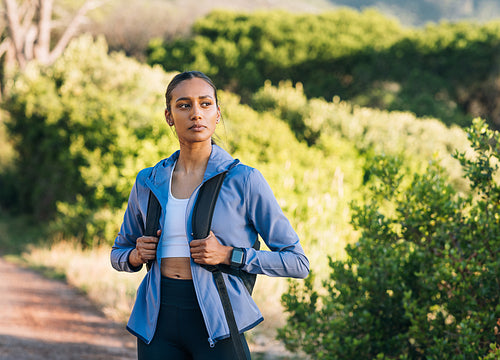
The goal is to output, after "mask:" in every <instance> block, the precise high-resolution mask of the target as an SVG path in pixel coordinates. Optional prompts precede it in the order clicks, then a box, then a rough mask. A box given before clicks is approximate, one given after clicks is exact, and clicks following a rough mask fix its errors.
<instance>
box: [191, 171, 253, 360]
mask: <svg viewBox="0 0 500 360" xmlns="http://www.w3.org/2000/svg"><path fill="white" fill-rule="evenodd" d="M226 174H227V171H224V172H222V173H220V174H218V175H216V176H214V177H212V178H210V179H209V180H207V181H206V182H205V183H203V185H202V186H201V188H200V190H199V192H198V197H197V199H196V203H195V204H194V208H193V217H192V225H191V226H192V231H193V237H194V238H195V239H204V238H206V237H207V236H208V235H209V234H210V227H211V225H212V217H213V214H214V209H215V204H216V203H217V198H218V197H219V192H220V188H221V186H222V183H223V181H224V178H225V177H226ZM203 267H204V268H205V269H207V270H209V271H211V272H212V274H213V276H214V280H215V285H216V286H217V292H218V293H219V297H220V300H221V303H222V308H223V309H224V315H225V316H226V321H227V325H228V327H229V334H230V336H231V340H232V342H233V346H234V349H235V351H236V355H237V356H238V359H239V360H247V354H246V352H245V348H244V346H243V341H242V339H241V336H240V333H239V331H238V325H237V324H236V319H235V317H234V312H233V307H232V306H231V300H230V299H229V295H228V293H227V288H226V284H225V282H224V276H223V275H222V272H221V270H220V268H219V267H218V266H215V265H203Z"/></svg>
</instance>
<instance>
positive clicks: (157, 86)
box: [3, 36, 174, 243]
mask: <svg viewBox="0 0 500 360" xmlns="http://www.w3.org/2000/svg"><path fill="white" fill-rule="evenodd" d="M168 79H169V75H167V74H165V73H164V72H163V71H162V70H161V69H159V68H155V69H152V68H150V67H149V66H145V65H141V64H139V63H138V62H136V61H133V60H131V59H128V58H126V57H125V56H124V55H123V54H118V53H115V54H111V55H108V49H107V46H106V43H105V42H104V40H102V39H98V40H96V41H94V40H93V39H92V38H91V37H89V36H83V37H81V38H79V39H77V40H75V41H73V42H72V43H71V44H70V46H69V47H68V49H67V50H66V52H65V54H64V55H63V56H62V57H61V58H60V59H59V60H58V61H57V62H56V63H55V65H54V66H53V67H50V68H41V67H38V66H37V65H36V64H31V65H30V68H28V69H27V71H26V72H25V73H23V74H19V75H18V76H17V78H16V79H15V81H14V82H13V84H12V86H11V95H10V98H9V99H8V100H7V101H6V102H5V103H4V104H3V105H4V107H5V108H6V109H7V110H8V111H9V112H10V121H9V122H8V124H7V126H8V129H9V132H10V136H11V138H12V139H13V141H14V147H15V150H16V154H17V158H18V159H17V161H16V177H15V183H14V184H13V185H14V187H15V189H16V197H17V201H16V203H17V204H19V206H20V207H21V211H23V212H25V213H31V214H33V215H35V217H36V218H38V219H42V220H53V219H55V218H57V219H56V221H54V222H53V225H54V226H55V229H57V231H61V232H63V233H65V234H66V235H72V236H77V237H78V238H80V239H82V241H84V242H87V243H91V242H93V241H94V240H95V239H98V238H108V239H109V238H110V237H111V238H114V235H113V234H114V233H116V228H117V227H118V225H119V222H120V219H119V218H120V217H121V216H122V214H123V211H121V210H122V206H123V203H124V202H125V201H126V200H127V198H128V194H129V192H130V186H131V183H132V182H133V180H134V178H135V175H136V173H137V171H138V169H141V168H143V167H146V166H151V165H153V164H154V163H155V162H156V161H158V160H159V159H160V158H161V157H162V155H163V156H164V153H163V152H165V153H168V152H169V149H170V148H172V143H173V142H172V140H173V139H174V138H173V136H172V134H171V133H170V132H169V131H168V129H166V126H161V125H162V122H161V120H162V116H163V104H162V103H163V100H162V94H163V92H164V87H165V86H166V84H167V82H168ZM158 120H160V121H158ZM56 215H57V216H56ZM110 223H113V224H115V226H116V228H114V229H113V227H112V226H109V224H110Z"/></svg>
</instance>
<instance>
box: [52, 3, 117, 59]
mask: <svg viewBox="0 0 500 360" xmlns="http://www.w3.org/2000/svg"><path fill="white" fill-rule="evenodd" d="M107 1H109V0H87V1H86V2H85V3H84V4H83V5H82V7H81V8H80V9H79V10H78V12H77V13H76V15H75V16H74V17H73V19H72V20H71V22H70V23H69V25H68V27H67V28H66V30H65V31H64V33H63V34H62V36H61V38H60V39H59V41H58V42H57V44H56V46H55V47H54V49H53V50H52V51H51V52H50V55H49V58H48V64H52V63H53V62H54V61H56V59H57V58H58V57H59V56H61V54H62V53H63V51H64V49H65V48H66V46H67V45H68V43H69V42H70V40H71V38H72V37H73V36H74V35H75V34H76V32H77V31H78V27H79V26H80V24H81V23H82V21H83V19H84V17H85V14H86V13H87V12H88V11H90V10H93V9H96V8H98V7H99V6H101V5H103V4H104V3H105V2H107Z"/></svg>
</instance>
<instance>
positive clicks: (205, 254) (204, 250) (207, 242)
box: [190, 231, 233, 265]
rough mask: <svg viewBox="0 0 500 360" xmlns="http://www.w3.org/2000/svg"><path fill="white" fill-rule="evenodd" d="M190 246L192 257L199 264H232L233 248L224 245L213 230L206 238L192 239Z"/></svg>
mask: <svg viewBox="0 0 500 360" xmlns="http://www.w3.org/2000/svg"><path fill="white" fill-rule="evenodd" d="M190 246H191V257H192V258H193V260H194V262H195V263H197V264H204V265H218V264H227V265H230V264H231V252H232V251H233V248H232V247H231V246H224V245H222V244H221V243H220V242H219V240H217V238H216V237H215V235H214V233H213V232H212V231H210V235H208V236H207V237H206V238H204V239H197V240H192V241H191V243H190Z"/></svg>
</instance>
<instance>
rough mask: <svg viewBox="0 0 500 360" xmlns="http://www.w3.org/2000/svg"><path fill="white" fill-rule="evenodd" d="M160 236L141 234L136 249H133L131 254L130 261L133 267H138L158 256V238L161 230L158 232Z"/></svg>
mask: <svg viewBox="0 0 500 360" xmlns="http://www.w3.org/2000/svg"><path fill="white" fill-rule="evenodd" d="M157 235H158V237H154V236H141V237H140V238H137V241H136V244H135V249H134V250H132V252H131V253H130V256H129V258H128V259H129V260H128V261H129V263H130V265H132V266H133V267H138V266H140V265H142V264H144V263H147V262H148V261H149V260H154V259H155V258H156V247H157V246H158V239H159V237H160V235H161V230H158V232H157Z"/></svg>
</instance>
